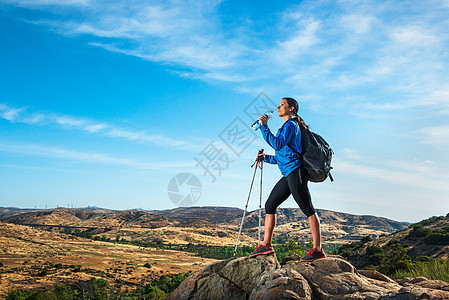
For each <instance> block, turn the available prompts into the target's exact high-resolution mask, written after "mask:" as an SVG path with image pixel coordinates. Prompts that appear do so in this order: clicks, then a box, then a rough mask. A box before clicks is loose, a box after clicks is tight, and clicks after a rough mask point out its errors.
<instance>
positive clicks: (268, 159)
mask: <svg viewBox="0 0 449 300" xmlns="http://www.w3.org/2000/svg"><path fill="white" fill-rule="evenodd" d="M263 161H264V162H266V163H269V164H273V165H276V164H277V163H278V161H277V159H276V156H274V155H268V154H265V158H264V160H263Z"/></svg>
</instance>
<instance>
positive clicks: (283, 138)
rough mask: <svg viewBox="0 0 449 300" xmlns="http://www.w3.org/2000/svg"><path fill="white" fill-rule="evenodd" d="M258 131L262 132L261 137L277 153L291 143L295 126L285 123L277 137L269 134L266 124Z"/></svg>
mask: <svg viewBox="0 0 449 300" xmlns="http://www.w3.org/2000/svg"><path fill="white" fill-rule="evenodd" d="M260 131H261V132H262V136H263V138H264V140H265V141H266V142H267V143H268V145H270V146H271V148H273V149H274V150H276V151H278V150H280V149H282V147H284V146H285V145H287V144H288V143H289V142H290V141H291V139H292V137H293V135H294V133H295V125H293V124H292V122H287V123H285V125H284V126H283V127H282V130H281V132H279V135H278V136H277V137H276V136H274V135H273V134H272V133H271V131H270V128H268V125H266V124H265V125H262V127H260Z"/></svg>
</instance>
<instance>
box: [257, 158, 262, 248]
mask: <svg viewBox="0 0 449 300" xmlns="http://www.w3.org/2000/svg"><path fill="white" fill-rule="evenodd" d="M259 153H260V151H259ZM262 153H263V149H262ZM262 175H263V159H262V160H261V161H260V197H259V240H258V241H257V245H260V219H261V218H262Z"/></svg>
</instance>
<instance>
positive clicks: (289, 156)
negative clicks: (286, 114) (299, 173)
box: [260, 117, 302, 177]
mask: <svg viewBox="0 0 449 300" xmlns="http://www.w3.org/2000/svg"><path fill="white" fill-rule="evenodd" d="M294 118H295V117H294ZM294 118H291V119H288V120H287V121H285V123H284V125H282V127H281V128H279V130H278V132H277V133H276V136H274V135H273V134H272V133H271V131H270V128H268V125H266V124H265V125H262V126H261V127H260V132H262V136H263V138H264V140H265V141H266V142H267V143H268V145H270V146H271V148H273V149H274V150H275V153H276V155H265V159H264V161H265V162H267V163H269V164H277V165H278V167H279V170H280V171H281V173H282V176H284V177H287V176H288V175H289V174H290V173H291V172H292V171H294V170H295V169H297V168H298V167H299V166H300V165H301V162H300V160H299V158H298V156H297V155H296V153H295V152H294V151H293V150H292V149H291V148H290V147H289V146H288V145H287V144H290V146H291V147H293V148H294V149H295V150H296V151H298V152H299V153H302V146H301V130H300V128H299V124H298V122H296V121H290V120H293V119H294Z"/></svg>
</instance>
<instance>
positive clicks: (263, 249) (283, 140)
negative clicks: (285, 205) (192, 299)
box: [250, 98, 326, 261]
mask: <svg viewBox="0 0 449 300" xmlns="http://www.w3.org/2000/svg"><path fill="white" fill-rule="evenodd" d="M277 109H278V115H279V117H281V118H282V119H284V125H282V127H281V128H280V129H279V130H278V132H277V134H276V136H274V135H273V134H272V133H271V131H270V129H269V128H268V126H267V121H268V117H267V116H266V115H262V116H260V117H259V119H258V120H259V121H260V122H261V124H262V126H261V127H260V131H261V132H262V135H263V138H264V139H265V141H266V142H267V143H268V145H270V146H271V147H272V148H273V149H274V150H275V152H276V155H265V154H263V153H262V154H260V155H261V156H262V157H263V160H264V162H267V163H270V164H277V165H278V167H279V170H280V171H281V173H282V176H283V177H282V178H281V179H280V180H279V181H278V182H277V183H276V185H275V186H274V188H273V190H272V191H271V193H270V196H269V197H268V200H267V202H266V203H265V213H266V216H265V234H264V240H263V242H262V243H261V244H260V245H258V246H257V248H256V251H254V252H253V253H252V254H251V255H250V257H254V256H257V255H261V254H269V253H273V252H274V250H273V247H272V246H271V239H272V237H273V230H274V227H275V225H276V208H277V207H278V206H279V205H281V203H282V202H284V201H285V200H287V198H288V197H289V196H290V195H293V198H294V199H295V201H296V203H298V205H299V207H300V208H301V210H302V212H303V213H304V214H305V215H306V216H307V217H308V219H309V226H310V230H311V231H312V239H313V246H314V247H313V248H312V249H310V251H309V252H308V253H307V254H306V255H305V256H304V257H302V258H301V261H313V260H316V259H319V258H324V257H326V255H325V254H324V251H323V249H322V248H321V229H320V221H319V219H318V216H317V214H316V212H315V209H314V208H313V205H312V201H311V198H310V193H309V188H308V187H307V181H308V176H309V175H308V174H307V171H306V169H305V168H304V166H303V165H302V163H301V161H300V159H299V158H298V155H297V154H296V153H295V151H293V150H292V149H291V148H290V147H293V148H294V149H295V150H296V151H298V153H302V147H301V130H300V128H299V126H303V127H305V128H306V129H309V127H308V126H307V125H306V124H305V123H304V120H303V119H302V118H300V117H299V116H298V102H297V101H296V100H295V99H293V98H283V99H282V100H281V102H280V103H279V106H278V108H277Z"/></svg>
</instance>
